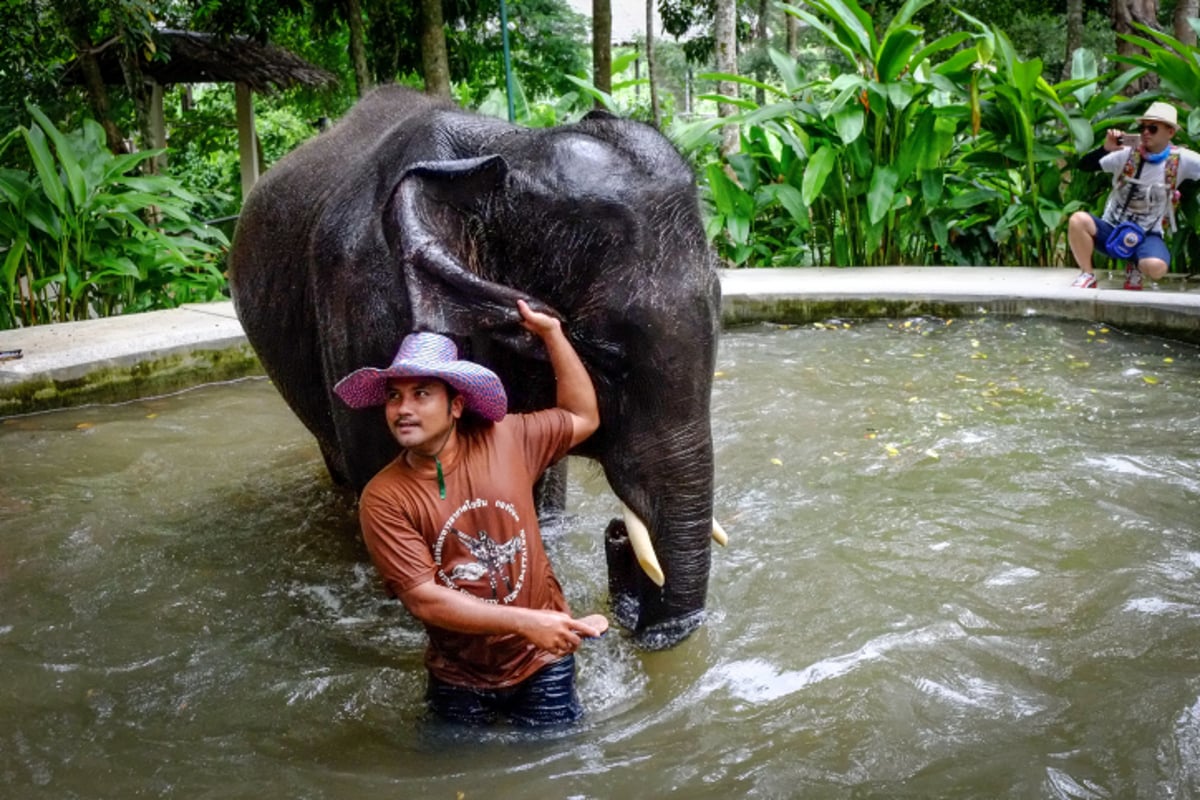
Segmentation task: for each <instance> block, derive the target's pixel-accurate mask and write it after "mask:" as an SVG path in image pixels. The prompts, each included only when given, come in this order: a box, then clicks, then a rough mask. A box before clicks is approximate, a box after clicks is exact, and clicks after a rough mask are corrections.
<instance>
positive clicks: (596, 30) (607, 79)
mask: <svg viewBox="0 0 1200 800" xmlns="http://www.w3.org/2000/svg"><path fill="white" fill-rule="evenodd" d="M649 1H650V0H647V2H649ZM592 85H593V86H595V87H596V89H597V90H598V91H601V92H604V93H605V94H612V0H592ZM603 106H604V104H603V103H601V102H599V101H596V107H597V108H602V107H603Z"/></svg>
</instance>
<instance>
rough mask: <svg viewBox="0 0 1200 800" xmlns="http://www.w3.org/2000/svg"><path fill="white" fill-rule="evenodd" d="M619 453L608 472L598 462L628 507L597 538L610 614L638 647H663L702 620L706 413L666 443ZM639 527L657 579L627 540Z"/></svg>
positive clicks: (708, 456)
mask: <svg viewBox="0 0 1200 800" xmlns="http://www.w3.org/2000/svg"><path fill="white" fill-rule="evenodd" d="M642 441H643V442H644V441H645V440H642ZM624 455H625V457H623V458H621V459H618V461H617V463H616V464H614V465H613V466H612V467H609V466H608V465H607V464H606V469H607V471H608V474H609V483H610V484H611V485H612V486H613V489H614V491H616V493H617V495H618V496H619V497H620V499H621V500H622V501H623V502H624V503H625V505H626V506H627V509H628V510H627V512H626V517H625V519H624V520H613V522H611V523H610V524H609V526H608V529H607V531H606V534H605V543H606V552H607V555H608V567H609V588H610V592H611V595H612V603H613V613H614V615H615V616H616V618H617V620H618V622H620V623H621V624H622V625H624V626H625V627H627V628H629V629H631V630H632V631H633V632H634V636H635V639H636V640H637V641H638V644H639V645H641V646H643V647H646V648H648V649H654V650H657V649H663V648H666V647H671V646H672V645H674V644H677V643H678V642H679V641H681V640H682V639H684V638H685V637H687V636H688V634H690V633H691V632H692V631H693V630H695V629H696V627H698V626H699V625H700V623H701V622H703V620H704V604H705V599H706V597H707V593H708V573H709V566H710V557H711V540H712V535H713V516H712V484H713V468H712V440H711V437H710V435H709V431H708V419H707V415H705V416H704V418H703V422H698V423H695V424H693V425H692V426H689V427H688V428H687V429H685V430H677V431H675V432H673V435H670V436H668V437H667V441H664V440H663V439H662V438H661V437H657V441H656V442H655V443H654V445H653V446H647V445H644V444H643V446H641V447H638V448H635V449H631V450H629V451H624ZM639 523H645V527H646V530H647V531H648V533H649V539H650V544H651V545H652V547H653V551H654V553H655V554H656V556H657V560H658V566H659V568H660V570H661V573H660V575H658V576H656V575H654V574H653V572H654V571H653V570H647V569H646V568H645V566H644V563H639V562H645V560H646V558H645V556H644V555H643V556H642V557H641V558H640V559H639V557H638V555H637V553H636V552H635V550H634V546H633V544H632V542H631V541H630V534H631V533H633V534H634V535H635V536H636V535H637V530H636V528H637V527H638V524H639ZM658 577H661V579H662V583H661V585H659V584H658V580H657V578H658Z"/></svg>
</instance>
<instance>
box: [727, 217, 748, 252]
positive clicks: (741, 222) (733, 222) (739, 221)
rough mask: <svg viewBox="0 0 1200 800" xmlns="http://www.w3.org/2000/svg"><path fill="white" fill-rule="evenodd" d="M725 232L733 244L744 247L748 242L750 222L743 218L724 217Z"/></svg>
mask: <svg viewBox="0 0 1200 800" xmlns="http://www.w3.org/2000/svg"><path fill="white" fill-rule="evenodd" d="M725 230H727V231H729V238H730V240H731V241H732V242H733V243H734V244H737V245H744V244H746V243H748V242H749V240H750V220H748V219H746V218H745V217H726V218H725Z"/></svg>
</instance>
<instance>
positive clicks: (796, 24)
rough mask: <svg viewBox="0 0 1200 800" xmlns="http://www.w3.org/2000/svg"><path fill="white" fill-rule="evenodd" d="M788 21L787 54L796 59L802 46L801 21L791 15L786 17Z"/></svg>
mask: <svg viewBox="0 0 1200 800" xmlns="http://www.w3.org/2000/svg"><path fill="white" fill-rule="evenodd" d="M786 19H787V54H788V55H789V56H791V57H792V58H795V57H796V51H797V50H798V49H799V46H800V41H799V40H800V20H798V19H796V18H795V17H793V16H792V15H791V14H787V15H786Z"/></svg>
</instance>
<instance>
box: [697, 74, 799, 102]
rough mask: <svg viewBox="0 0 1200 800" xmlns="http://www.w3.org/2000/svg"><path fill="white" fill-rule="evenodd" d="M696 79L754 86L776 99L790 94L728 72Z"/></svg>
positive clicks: (703, 75)
mask: <svg viewBox="0 0 1200 800" xmlns="http://www.w3.org/2000/svg"><path fill="white" fill-rule="evenodd" d="M696 77H697V78H698V79H700V80H702V81H714V82H716V81H729V82H730V83H737V84H741V85H743V86H752V87H754V88H755V89H762V90H763V91H764V92H767V93H768V94H773V95H775V96H776V97H787V96H788V93H787V92H785V91H781V90H780V88H779V87H778V86H772V85H771V84H769V83H763V82H762V81H756V80H754V79H753V78H748V77H746V76H745V75H732V74H730V73H728V72H702V73H700V74H699V75H697V76H696Z"/></svg>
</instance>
